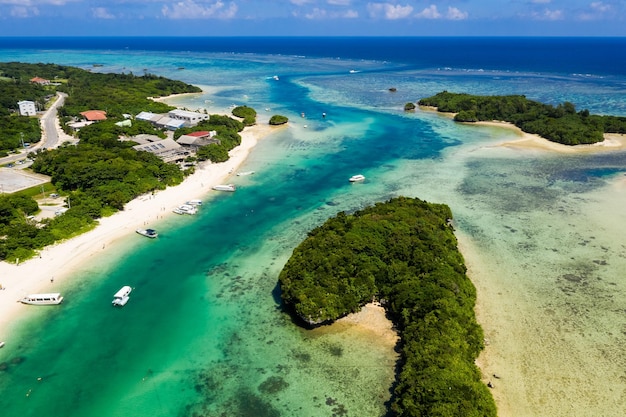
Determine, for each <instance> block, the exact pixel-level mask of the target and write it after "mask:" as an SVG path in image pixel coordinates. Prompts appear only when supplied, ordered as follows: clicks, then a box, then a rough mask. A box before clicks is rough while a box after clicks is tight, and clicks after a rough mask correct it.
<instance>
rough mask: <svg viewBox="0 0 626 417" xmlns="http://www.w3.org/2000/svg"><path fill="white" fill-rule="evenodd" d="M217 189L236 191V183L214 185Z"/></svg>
mask: <svg viewBox="0 0 626 417" xmlns="http://www.w3.org/2000/svg"><path fill="white" fill-rule="evenodd" d="M213 189H214V190H216V191H231V192H232V191H235V190H236V188H235V184H220V185H216V186H214V187H213Z"/></svg>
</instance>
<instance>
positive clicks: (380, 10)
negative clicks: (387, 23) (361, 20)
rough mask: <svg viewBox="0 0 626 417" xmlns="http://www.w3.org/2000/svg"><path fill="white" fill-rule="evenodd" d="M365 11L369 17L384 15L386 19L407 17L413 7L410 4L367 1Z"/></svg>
mask: <svg viewBox="0 0 626 417" xmlns="http://www.w3.org/2000/svg"><path fill="white" fill-rule="evenodd" d="M367 11H368V12H369V14H370V16H371V17H374V18H377V17H381V15H382V17H384V18H385V19H388V20H396V19H404V18H405V17H409V16H410V15H411V13H412V12H413V7H412V6H410V5H408V4H407V5H406V6H401V5H399V4H397V5H394V4H391V3H368V4H367Z"/></svg>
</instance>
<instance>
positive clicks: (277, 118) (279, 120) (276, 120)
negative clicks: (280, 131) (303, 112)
mask: <svg viewBox="0 0 626 417" xmlns="http://www.w3.org/2000/svg"><path fill="white" fill-rule="evenodd" d="M288 121H289V119H288V118H287V116H281V115H280V114H275V115H273V116H272V117H270V125H272V126H278V125H284V124H285V123H287V122H288Z"/></svg>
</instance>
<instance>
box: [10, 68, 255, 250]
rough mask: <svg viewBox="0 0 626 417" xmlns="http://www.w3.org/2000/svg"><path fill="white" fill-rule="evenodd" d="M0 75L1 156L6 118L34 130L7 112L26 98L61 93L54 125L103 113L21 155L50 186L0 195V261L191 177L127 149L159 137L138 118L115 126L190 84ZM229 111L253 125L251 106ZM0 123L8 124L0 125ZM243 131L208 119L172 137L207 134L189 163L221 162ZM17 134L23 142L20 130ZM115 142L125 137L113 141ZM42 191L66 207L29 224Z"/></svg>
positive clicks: (163, 107) (46, 73) (54, 71)
mask: <svg viewBox="0 0 626 417" xmlns="http://www.w3.org/2000/svg"><path fill="white" fill-rule="evenodd" d="M0 73H1V74H2V77H3V78H2V79H0V97H2V102H1V103H2V112H0V138H4V137H8V138H9V140H6V141H4V142H3V141H2V140H1V139H0V148H2V149H1V150H4V152H5V154H6V152H8V151H12V150H13V149H14V148H15V147H16V145H18V146H19V142H15V140H14V138H15V134H14V133H12V132H13V130H11V129H15V127H14V126H15V122H13V120H20V122H19V123H20V126H21V124H24V125H25V126H30V124H33V123H34V124H36V126H37V129H39V120H38V119H37V118H36V117H25V116H18V115H17V114H16V113H15V106H16V104H17V101H19V100H24V99H30V100H34V101H37V103H38V106H41V107H45V106H46V105H47V99H49V98H50V97H53V96H54V95H55V94H56V92H57V91H63V92H66V93H67V94H68V97H67V99H66V104H65V106H64V107H62V108H61V109H60V111H59V115H60V118H61V122H62V125H65V123H66V122H68V121H71V120H75V119H76V118H77V117H78V116H79V115H80V113H81V112H84V111H86V110H91V109H106V114H107V119H106V120H103V121H99V122H97V123H94V124H91V125H89V126H85V127H83V128H81V129H80V130H79V131H78V132H76V133H75V135H76V136H77V138H78V139H79V141H78V143H77V144H76V145H73V144H69V143H66V144H64V145H62V146H61V147H59V148H57V149H48V150H39V151H37V152H31V153H29V155H28V156H29V158H31V159H32V160H33V163H32V166H31V168H32V170H33V171H34V172H36V173H40V174H44V175H48V176H50V177H51V183H50V184H45V186H42V187H35V188H34V189H29V190H25V191H21V192H17V193H15V194H2V195H0V236H1V238H0V260H8V261H15V260H18V259H20V260H24V259H28V258H30V257H32V256H33V255H34V254H35V253H36V252H37V250H40V249H42V248H44V247H46V246H48V245H50V244H53V243H55V242H58V241H60V240H63V239H66V238H70V237H73V236H75V235H78V234H81V233H84V232H85V231H88V230H90V229H92V228H93V227H95V225H96V220H97V219H98V218H101V217H104V216H108V215H111V214H113V213H114V212H116V211H119V210H123V209H124V206H125V204H126V203H128V202H129V201H131V200H132V199H134V198H136V197H138V196H140V195H142V194H146V193H150V192H154V191H157V190H162V189H165V188H166V187H168V186H173V185H177V184H180V183H181V182H182V181H183V179H184V177H185V176H186V175H188V174H190V173H191V172H193V168H187V169H182V168H181V167H180V166H179V165H177V164H172V163H165V162H164V161H163V160H161V159H160V158H159V157H157V156H155V155H154V154H152V153H149V152H145V151H138V150H135V149H133V146H134V145H136V144H137V143H136V142H133V141H132V137H133V136H135V135H138V134H143V133H147V134H153V135H156V136H159V137H162V138H164V137H165V133H164V132H163V131H162V130H160V129H157V128H156V127H154V126H153V125H151V124H150V123H149V122H146V121H141V120H133V121H132V124H131V125H130V126H120V125H118V124H116V122H119V121H123V120H125V118H126V116H125V115H128V114H130V115H135V114H137V113H139V112H141V111H152V112H167V111H169V110H171V109H174V108H175V107H172V106H169V105H167V104H165V103H160V102H156V101H154V100H152V99H150V97H160V96H167V95H171V94H176V93H186V92H199V91H201V90H200V89H199V88H198V87H196V86H193V85H189V84H185V83H183V82H181V81H175V80H169V79H166V78H163V77H157V76H154V75H150V74H144V75H141V76H135V75H133V74H103V73H92V72H89V71H86V70H82V69H79V68H73V67H65V66H60V65H54V64H23V63H0ZM35 76H38V77H46V78H49V79H50V80H53V81H54V82H53V83H52V84H47V85H33V84H32V83H31V82H30V80H31V79H32V78H33V77H35ZM3 92H4V93H6V95H5V94H3ZM233 111H235V112H238V114H242V117H243V118H244V121H245V123H246V124H247V125H251V124H254V123H255V116H256V112H255V111H254V109H251V108H243V109H235V110H233ZM6 120H11V122H7V123H5V122H6ZM5 126H10V129H9V130H7V128H6V127H5ZM19 129H21V128H19ZM19 129H18V130H19ZM243 129H244V122H242V121H240V120H237V119H234V118H232V117H229V116H223V115H210V116H209V119H208V120H203V121H202V122H201V123H199V124H198V125H196V126H194V127H191V128H190V127H185V128H181V129H178V130H177V131H176V132H175V133H174V137H175V138H177V137H179V136H180V135H182V134H187V133H190V132H193V131H201V130H203V131H215V132H216V133H217V135H216V138H217V139H219V143H215V144H211V145H208V146H204V147H202V148H200V150H199V151H198V152H197V154H196V156H195V157H191V159H193V160H194V161H195V160H211V161H214V162H221V161H225V160H227V159H228V151H230V150H231V149H233V148H234V147H235V146H237V145H239V144H240V143H241V136H240V135H239V132H241V131H242V130H243ZM16 132H17V131H16ZM18 133H19V132H18ZM18 136H20V135H18ZM21 136H23V137H28V138H30V136H28V135H27V134H24V133H23V131H22V135H21ZM120 137H124V138H128V140H119V139H120ZM40 138H41V136H40V133H38V135H37V137H36V138H35V137H33V138H32V139H31V141H32V142H38V141H39V140H40ZM189 162H193V161H189ZM44 192H45V193H50V192H54V193H57V194H59V195H60V196H62V197H65V199H66V202H67V206H68V207H67V208H68V210H67V211H66V212H65V213H64V214H63V215H60V216H56V217H54V218H48V219H43V220H41V221H40V222H36V221H33V220H31V219H30V218H29V217H30V216H32V215H33V214H35V213H37V212H38V211H39V206H38V203H37V201H36V200H35V199H36V198H38V197H39V198H41V196H42V194H43V193H44Z"/></svg>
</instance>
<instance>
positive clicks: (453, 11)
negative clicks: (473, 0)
mask: <svg viewBox="0 0 626 417" xmlns="http://www.w3.org/2000/svg"><path fill="white" fill-rule="evenodd" d="M446 18H447V19H449V20H465V19H467V12H462V11H460V10H459V9H457V8H456V7H448V13H446Z"/></svg>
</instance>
